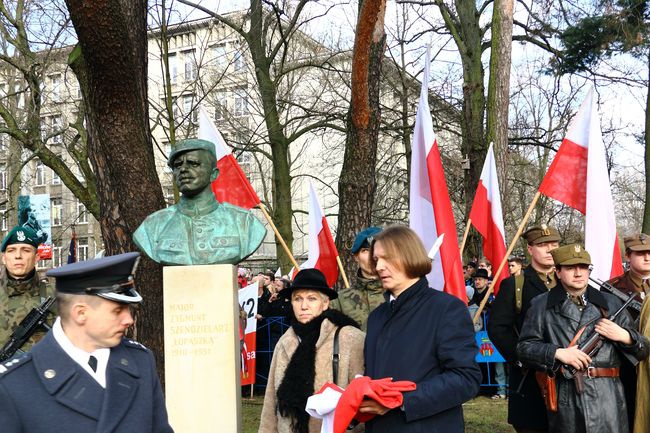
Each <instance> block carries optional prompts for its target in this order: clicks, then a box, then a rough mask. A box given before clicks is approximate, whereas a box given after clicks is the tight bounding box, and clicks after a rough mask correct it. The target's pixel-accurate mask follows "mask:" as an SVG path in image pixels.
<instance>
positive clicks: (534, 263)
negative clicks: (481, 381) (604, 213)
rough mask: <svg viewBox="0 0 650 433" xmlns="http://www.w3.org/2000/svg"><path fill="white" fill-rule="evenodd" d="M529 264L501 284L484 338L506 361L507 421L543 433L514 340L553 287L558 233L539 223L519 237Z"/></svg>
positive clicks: (540, 406) (541, 415)
mask: <svg viewBox="0 0 650 433" xmlns="http://www.w3.org/2000/svg"><path fill="white" fill-rule="evenodd" d="M522 236H523V238H524V239H525V240H526V242H527V243H528V253H529V254H530V259H531V263H530V266H528V267H527V268H526V269H524V271H523V272H522V275H521V276H519V277H509V278H506V279H505V280H503V281H502V282H501V285H500V286H499V291H498V293H497V296H496V298H495V299H494V302H493V303H492V308H491V311H490V320H489V321H488V335H489V336H490V340H491V341H492V343H494V345H495V346H496V348H497V349H498V350H499V353H501V355H502V356H503V357H504V358H505V359H506V361H508V363H509V366H510V375H509V377H508V387H509V391H510V398H509V399H508V422H509V423H510V424H512V426H513V427H514V429H515V430H516V431H517V432H519V433H541V432H546V430H547V422H546V408H545V407H544V401H543V400H542V396H541V394H540V391H539V387H538V386H537V383H536V382H535V375H534V374H533V372H527V369H522V367H521V364H520V363H519V360H518V358H517V353H516V350H517V340H518V338H519V332H520V331H521V326H522V324H523V322H524V319H525V318H526V312H527V311H528V308H529V307H530V302H531V300H532V299H533V298H534V297H536V296H538V295H540V294H543V293H547V292H548V291H549V289H551V288H553V287H555V275H554V273H553V257H552V256H551V251H552V250H554V249H556V248H557V247H558V246H559V242H560V239H561V238H560V234H559V232H558V231H557V230H556V229H555V228H554V227H550V226H547V225H545V224H542V225H541V226H536V227H531V228H529V229H528V230H527V231H526V232H525V233H524V234H523V235H522Z"/></svg>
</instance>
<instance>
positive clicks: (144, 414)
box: [0, 331, 173, 433]
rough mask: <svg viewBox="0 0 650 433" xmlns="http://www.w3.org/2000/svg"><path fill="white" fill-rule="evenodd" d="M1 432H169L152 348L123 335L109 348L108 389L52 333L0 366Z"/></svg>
mask: <svg viewBox="0 0 650 433" xmlns="http://www.w3.org/2000/svg"><path fill="white" fill-rule="evenodd" d="M0 426H1V427H0V430H1V431H2V433H25V432H29V433H54V432H56V433H86V432H87V433H90V432H102V433H134V432H137V433H173V431H172V428H171V427H170V426H169V423H168V422H167V410H166V409H165V402H164V399H163V394H162V391H161V388H160V382H159V380H158V376H157V373H156V368H155V362H154V358H153V355H152V354H151V352H150V351H149V350H148V349H146V348H145V347H144V346H142V345H140V344H139V343H136V342H131V341H129V340H122V343H120V344H119V345H118V346H116V347H114V348H112V349H111V355H110V358H109V360H108V365H107V367H106V389H104V388H102V387H101V386H100V385H99V384H98V383H97V382H96V381H95V379H93V378H92V377H91V376H90V375H89V374H88V373H86V371H85V370H83V369H82V368H81V366H79V364H77V363H76V362H75V361H74V360H73V359H72V358H70V357H69V356H68V355H67V354H66V353H65V352H64V351H63V349H61V347H60V346H59V345H58V343H57V342H56V340H55V339H54V337H53V336H52V332H51V331H50V332H49V333H48V334H47V335H46V336H45V338H44V339H43V340H42V341H41V342H39V343H38V344H36V345H35V346H34V347H33V348H32V350H31V352H29V353H27V354H25V355H24V356H22V357H21V358H18V359H15V360H13V361H9V362H6V363H5V364H4V365H3V366H0Z"/></svg>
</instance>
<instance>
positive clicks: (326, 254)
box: [300, 182, 339, 287]
mask: <svg viewBox="0 0 650 433" xmlns="http://www.w3.org/2000/svg"><path fill="white" fill-rule="evenodd" d="M338 255H339V253H338V251H337V250H336V246H335V245H334V238H333V237H332V232H331V231H330V227H329V225H328V224H327V219H326V218H325V212H323V208H322V207H321V205H320V203H319V202H318V196H317V195H316V190H315V189H314V185H312V183H311V182H309V253H308V255H307V261H306V262H305V263H303V264H302V265H300V269H308V268H316V269H318V270H320V271H321V272H322V273H323V274H325V278H326V279H327V285H328V286H330V287H332V286H334V284H335V283H336V280H337V279H338V277H339V269H338V267H337V263H336V258H337V257H338Z"/></svg>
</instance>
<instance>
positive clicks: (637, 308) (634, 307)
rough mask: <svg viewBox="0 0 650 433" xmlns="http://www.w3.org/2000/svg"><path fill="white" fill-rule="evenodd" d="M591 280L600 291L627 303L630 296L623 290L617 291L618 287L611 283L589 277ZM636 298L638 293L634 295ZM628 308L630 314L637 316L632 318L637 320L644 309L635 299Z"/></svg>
mask: <svg viewBox="0 0 650 433" xmlns="http://www.w3.org/2000/svg"><path fill="white" fill-rule="evenodd" d="M589 279H590V280H591V281H592V282H594V283H596V285H598V286H599V287H597V288H598V289H600V290H604V291H606V292H607V293H609V294H612V295H614V296H616V297H617V298H618V299H620V300H621V301H623V302H626V301H627V300H628V294H627V293H625V292H624V291H622V290H620V289H617V288H616V287H614V286H612V285H611V284H610V283H608V282H607V281H601V280H599V279H598V278H591V277H589ZM634 297H635V298H636V293H635V294H634ZM628 306H629V307H630V312H634V313H635V314H633V315H632V317H633V318H634V317H637V318H638V316H639V315H640V314H641V307H642V304H641V302H639V301H638V300H636V299H634V300H633V301H632V302H630V303H629V304H628ZM637 320H638V319H637Z"/></svg>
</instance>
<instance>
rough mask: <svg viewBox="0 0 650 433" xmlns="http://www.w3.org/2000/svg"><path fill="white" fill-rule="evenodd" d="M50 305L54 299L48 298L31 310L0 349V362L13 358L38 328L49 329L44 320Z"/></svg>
mask: <svg viewBox="0 0 650 433" xmlns="http://www.w3.org/2000/svg"><path fill="white" fill-rule="evenodd" d="M52 304H54V298H53V297H51V296H50V297H48V298H47V299H46V300H45V301H43V303H42V304H41V305H39V306H38V307H35V308H32V311H30V312H29V313H28V314H27V316H25V318H24V319H23V320H22V321H21V322H20V323H19V324H18V326H16V329H14V331H13V332H12V333H11V336H10V337H9V340H8V341H7V342H6V343H5V344H4V345H3V346H2V349H0V362H4V361H6V360H7V359H9V358H11V357H12V356H14V354H15V353H16V352H17V351H18V350H20V348H21V347H23V345H24V344H25V343H26V342H27V340H29V339H30V337H31V336H32V335H34V333H35V332H36V331H37V330H38V328H39V327H40V326H43V327H45V328H49V327H48V326H47V324H46V323H45V319H47V315H48V314H49V312H50V307H52Z"/></svg>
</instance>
